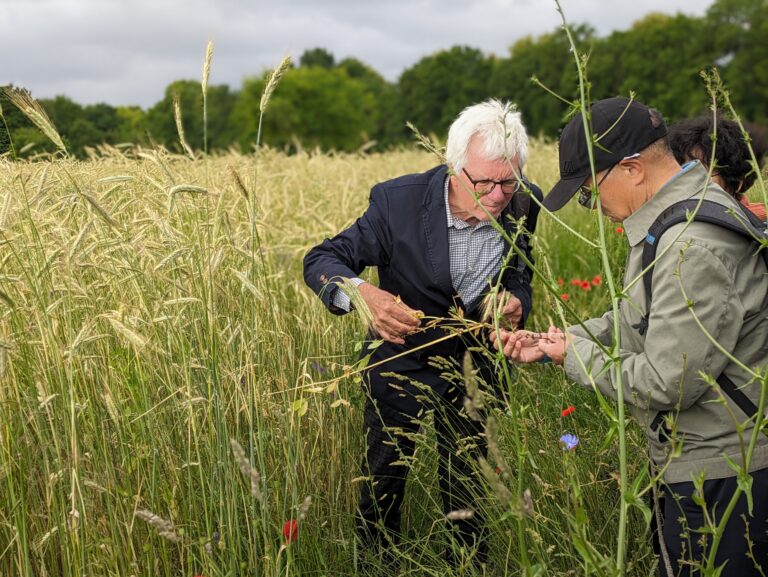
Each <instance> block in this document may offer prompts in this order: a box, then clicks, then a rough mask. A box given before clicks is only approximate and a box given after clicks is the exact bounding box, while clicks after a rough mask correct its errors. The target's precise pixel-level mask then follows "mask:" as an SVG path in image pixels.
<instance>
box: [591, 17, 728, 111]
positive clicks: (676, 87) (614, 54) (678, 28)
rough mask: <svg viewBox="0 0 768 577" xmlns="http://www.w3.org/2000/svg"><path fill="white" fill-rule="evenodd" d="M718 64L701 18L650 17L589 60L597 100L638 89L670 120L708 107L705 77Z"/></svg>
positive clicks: (612, 39) (615, 37) (614, 36)
mask: <svg viewBox="0 0 768 577" xmlns="http://www.w3.org/2000/svg"><path fill="white" fill-rule="evenodd" d="M651 53H652V56H651ZM712 60H713V52H712V48H711V44H710V43H709V42H708V41H707V38H706V35H705V34H704V27H703V23H702V20H701V19H700V18H692V17H690V16H685V15H683V14H678V15H676V16H666V15H663V14H650V15H648V16H646V17H645V18H643V19H642V20H638V21H637V22H635V23H634V24H633V25H632V27H631V28H630V29H629V30H626V31H621V32H614V33H613V34H611V35H610V36H608V37H607V38H605V39H603V40H600V41H599V42H597V43H596V45H595V48H594V53H593V54H592V58H591V59H590V61H589V64H590V66H589V77H590V80H591V82H592V86H593V89H592V96H593V98H606V97H610V96H616V95H628V94H629V92H630V91H634V92H635V93H636V95H637V98H638V99H639V100H641V101H643V102H645V103H646V104H648V105H651V106H654V107H655V108H658V109H659V110H660V111H661V112H662V113H663V114H664V116H665V117H666V118H667V119H670V120H673V119H679V118H683V117H686V116H691V115H695V114H698V113H699V112H701V111H702V110H704V109H705V108H706V106H707V93H706V90H705V88H704V84H703V83H702V80H701V76H700V74H699V73H700V71H701V70H702V69H705V68H707V67H708V66H709V64H710V63H711V62H712Z"/></svg>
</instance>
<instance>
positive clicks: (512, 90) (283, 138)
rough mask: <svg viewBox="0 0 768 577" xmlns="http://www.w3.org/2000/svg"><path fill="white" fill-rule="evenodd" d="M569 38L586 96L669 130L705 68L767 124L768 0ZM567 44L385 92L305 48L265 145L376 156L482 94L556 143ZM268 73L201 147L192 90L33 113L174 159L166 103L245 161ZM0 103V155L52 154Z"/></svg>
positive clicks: (80, 151) (218, 112)
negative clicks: (662, 120) (515, 110)
mask: <svg viewBox="0 0 768 577" xmlns="http://www.w3.org/2000/svg"><path fill="white" fill-rule="evenodd" d="M571 32H572V34H573V36H574V39H575V42H576V45H577V47H578V49H579V52H583V53H585V54H587V55H588V60H587V69H588V77H589V88H590V95H591V97H592V98H593V99H598V98H604V97H609V96H614V95H619V94H623V95H627V94H628V93H629V92H630V91H633V92H634V93H635V94H636V96H637V98H638V99H639V100H642V101H643V102H646V103H648V104H650V105H652V106H654V107H656V108H658V109H659V110H661V111H662V112H663V113H664V115H665V117H666V118H667V119H669V120H676V119H680V118H684V117H688V116H693V115H696V114H700V113H703V112H705V111H706V110H707V107H708V106H709V104H710V99H709V97H708V95H707V92H706V90H705V87H704V83H703V81H702V79H701V77H700V71H702V70H707V69H710V68H712V67H717V68H718V69H719V71H720V74H721V76H722V78H723V80H724V83H725V85H726V86H727V88H728V89H729V91H730V94H731V100H732V102H733V104H734V106H735V107H736V110H737V111H738V112H739V113H740V115H741V116H742V117H743V118H744V119H746V120H750V121H752V122H755V123H758V124H768V107H766V106H765V103H766V102H768V40H766V39H768V0H716V1H715V2H714V3H713V4H712V5H711V6H710V8H709V9H708V11H707V12H706V14H705V15H704V16H702V17H692V16H686V15H683V14H677V15H674V16H669V15H662V14H650V15H648V16H646V17H645V18H643V19H641V20H639V21H637V22H635V23H634V24H633V25H632V26H631V28H629V29H628V30H623V31H617V32H613V33H612V34H610V35H608V36H606V37H599V36H598V35H597V34H596V32H595V30H594V28H592V27H591V26H589V25H587V24H581V25H576V26H573V27H572V29H571ZM569 48H570V45H569V42H568V38H567V37H566V34H565V32H564V31H563V30H561V29H557V30H555V31H553V32H551V33H548V34H544V35H541V36H538V37H535V38H534V37H532V36H527V37H524V38H522V39H520V40H518V41H517V42H515V43H514V44H513V45H512V46H511V47H510V48H509V53H508V55H507V56H506V57H499V56H493V55H485V54H484V53H483V52H482V51H480V50H478V49H476V48H472V47H467V46H454V47H452V48H450V49H447V50H442V51H439V52H437V53H434V54H431V55H429V56H426V57H424V58H422V59H421V60H419V61H418V62H416V63H415V64H414V65H413V66H412V67H410V68H408V69H407V70H405V71H404V72H403V73H402V74H401V76H400V77H399V79H398V80H397V81H396V82H388V81H387V80H385V79H384V78H383V77H382V76H381V75H380V74H379V73H378V72H376V71H375V70H374V69H373V68H371V67H370V66H368V65H366V64H365V63H363V62H361V61H360V60H358V59H355V58H346V59H344V60H341V61H339V62H337V61H336V59H335V57H334V56H333V55H332V54H331V53H329V52H328V51H327V50H325V49H323V48H315V49H312V50H307V51H305V52H304V53H303V54H302V55H301V57H300V58H299V60H298V62H297V63H296V65H294V66H292V67H291V68H290V69H289V70H288V71H287V72H286V74H285V75H284V76H283V78H282V79H281V81H280V84H279V86H278V87H277V90H276V91H275V93H274V94H273V95H272V97H271V99H270V102H269V111H268V112H267V114H265V116H264V119H263V127H262V142H264V143H266V144H268V145H269V146H272V147H276V148H282V149H286V150H289V151H290V150H296V149H298V148H305V149H306V148H320V149H322V150H341V151H354V150H360V149H379V150H382V149H386V148H390V147H393V146H397V145H399V144H402V143H404V142H408V141H411V140H412V139H413V135H412V134H411V133H410V130H409V129H408V128H407V127H406V125H405V123H406V121H410V122H411V123H412V124H413V125H415V126H416V127H417V128H418V129H419V131H421V132H422V133H425V134H433V135H435V136H436V137H437V138H440V139H442V138H444V137H445V133H446V130H447V127H448V125H449V124H450V122H451V120H452V119H453V118H454V117H455V116H456V114H457V113H458V112H459V111H460V110H461V109H462V108H464V107H465V106H467V105H469V104H472V103H474V102H478V101H480V100H483V99H485V98H488V97H497V98H502V99H509V100H511V101H513V102H515V103H516V104H517V105H518V107H519V109H520V110H521V112H522V114H523V118H524V121H525V124H526V126H527V128H528V130H529V132H530V133H531V134H538V135H545V136H551V137H555V136H556V135H557V133H558V130H559V128H560V127H561V126H562V125H563V123H564V116H565V114H566V113H567V112H568V109H569V106H568V104H567V101H573V100H574V99H576V98H577V97H578V78H577V72H576V68H575V65H574V59H573V54H572V53H571V52H570V50H569ZM267 77H268V72H265V73H264V74H263V75H261V76H253V77H247V78H246V79H245V80H244V81H243V83H242V86H241V87H240V89H239V90H233V89H232V88H230V87H229V86H227V85H212V86H208V90H207V110H208V115H207V116H208V127H207V128H208V130H207V134H208V142H207V143H204V142H203V134H204V130H203V115H202V106H203V97H202V91H201V86H200V82H199V81H197V80H177V81H175V82H173V83H171V84H170V85H169V86H168V87H167V88H166V89H165V94H164V97H163V99H162V100H160V101H159V102H157V103H156V104H155V105H154V106H152V107H150V108H149V109H147V110H144V109H142V108H140V107H137V106H117V107H114V106H110V105H109V104H93V105H86V106H82V105H80V104H78V103H76V102H74V101H73V100H71V99H70V98H68V97H66V96H57V97H55V98H52V99H41V100H40V103H41V104H42V106H43V108H44V109H45V110H46V111H47V113H48V115H49V116H50V118H51V120H52V121H53V123H54V124H55V125H56V127H57V129H58V130H59V132H60V133H61V135H62V137H63V139H64V141H65V142H66V143H67V147H68V149H69V150H70V151H71V152H74V153H75V154H77V155H80V156H82V155H84V154H85V153H86V150H87V147H93V146H95V145H97V144H100V143H108V144H112V145H120V144H122V143H132V144H140V145H145V146H152V145H157V144H159V145H163V146H165V147H167V148H169V149H171V150H180V145H179V138H178V132H177V127H176V123H175V120H174V114H173V101H174V98H178V100H179V104H180V108H181V112H182V115H181V116H182V120H183V126H184V132H185V136H186V140H187V142H188V143H189V144H190V146H191V147H192V148H193V149H196V150H203V149H205V148H207V149H208V150H226V149H228V148H230V147H237V148H238V149H240V150H242V151H249V150H250V149H251V147H252V145H253V143H254V142H255V140H256V135H257V131H258V119H259V113H260V109H259V105H260V99H261V94H262V91H263V88H264V85H265V82H266V79H267ZM550 92H551V93H555V94H557V95H559V96H560V97H561V98H562V99H564V100H561V99H560V98H557V97H555V96H553V94H551V93H550ZM0 107H1V108H0V111H1V114H2V122H0V154H3V153H8V152H11V153H12V154H14V155H16V156H20V157H23V156H25V155H29V154H34V153H36V152H40V151H47V150H53V147H52V145H51V144H50V143H49V142H48V141H47V140H46V138H45V136H43V135H42V134H41V133H40V132H39V131H38V130H37V129H36V128H35V127H34V126H33V125H32V124H31V123H30V122H29V121H28V120H27V119H26V118H25V117H24V116H23V115H22V114H21V113H20V112H19V111H18V110H16V109H15V108H14V107H13V106H12V105H11V104H10V103H9V102H8V101H7V100H5V99H4V97H2V96H0ZM206 144H207V147H206V146H205V145H206ZM11 146H12V148H11Z"/></svg>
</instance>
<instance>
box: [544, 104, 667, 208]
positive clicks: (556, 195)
mask: <svg viewBox="0 0 768 577" xmlns="http://www.w3.org/2000/svg"><path fill="white" fill-rule="evenodd" d="M591 111H592V130H593V133H594V134H595V141H594V142H593V146H592V152H593V154H594V157H595V169H596V171H598V172H599V171H601V170H605V169H606V168H610V167H611V166H613V165H614V164H617V163H618V162H619V161H621V159H623V158H625V157H627V156H630V155H632V154H635V153H636V152H640V151H641V150H642V149H644V148H645V147H647V146H648V145H650V144H651V143H653V142H655V141H657V140H658V139H659V138H663V137H664V136H666V135H667V127H666V125H665V124H664V119H663V118H662V116H661V113H660V112H659V111H658V110H655V109H653V108H649V107H647V106H646V105H645V104H643V103H641V102H638V101H637V100H631V99H629V98H626V97H624V96H617V97H615V98H606V99H605V100H598V101H597V102H595V103H594V104H593V105H592V108H591ZM559 155H560V181H559V182H558V183H557V184H556V185H555V186H554V188H552V190H551V191H550V192H549V194H548V195H547V197H546V198H545V199H544V203H543V204H544V206H545V207H546V208H547V210H551V211H555V210H559V209H561V208H562V207H563V206H565V205H566V203H567V202H568V201H569V200H570V199H571V197H572V196H573V195H574V194H576V191H577V190H578V189H579V187H580V186H581V185H582V184H584V181H585V180H586V179H587V177H589V176H590V175H591V174H592V172H591V170H590V167H589V153H588V152H587V140H586V138H585V137H584V123H583V121H582V114H581V112H579V113H578V114H577V115H576V116H575V117H574V118H572V119H571V121H570V122H569V123H568V124H566V126H565V128H564V129H563V132H562V134H560V146H559Z"/></svg>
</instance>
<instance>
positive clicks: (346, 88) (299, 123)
mask: <svg viewBox="0 0 768 577" xmlns="http://www.w3.org/2000/svg"><path fill="white" fill-rule="evenodd" d="M263 88H264V78H258V79H254V78H251V79H247V80H246V81H245V82H244V84H243V89H242V91H241V93H240V98H239V100H238V102H237V104H236V106H235V109H234V111H233V114H232V124H233V125H235V126H240V127H241V132H240V135H239V142H240V144H241V146H242V147H243V148H244V149H248V148H249V147H250V146H251V144H252V143H254V142H255V141H256V134H257V130H258V119H259V103H260V101H261V93H262V91H263ZM374 102H375V97H374V95H373V94H372V93H371V91H370V90H369V89H368V88H367V86H366V83H365V82H363V81H362V80H360V79H355V78H350V77H349V75H348V74H347V72H346V71H345V70H343V69H340V68H332V69H327V68H321V67H310V68H295V69H292V70H288V72H286V74H285V76H283V78H282V80H281V81H280V84H279V85H278V87H277V89H276V90H275V92H274V93H273V94H272V97H271V99H270V101H269V108H268V109H267V112H266V114H265V116H264V125H263V134H262V142H265V143H266V144H269V145H271V146H276V147H281V148H286V147H288V148H290V147H291V146H293V145H295V144H297V142H298V143H300V144H301V146H303V147H320V148H322V149H323V150H332V149H335V150H347V151H349V150H355V149H357V148H359V147H360V146H361V145H362V144H364V143H365V142H367V141H368V140H370V138H371V136H372V135H373V134H374V133H375V131H376V121H375V118H374V117H372V115H371V114H369V113H368V112H367V111H370V110H372V109H373V107H374Z"/></svg>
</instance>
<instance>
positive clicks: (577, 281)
mask: <svg viewBox="0 0 768 577" xmlns="http://www.w3.org/2000/svg"><path fill="white" fill-rule="evenodd" d="M571 286H581V279H580V278H572V279H571Z"/></svg>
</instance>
